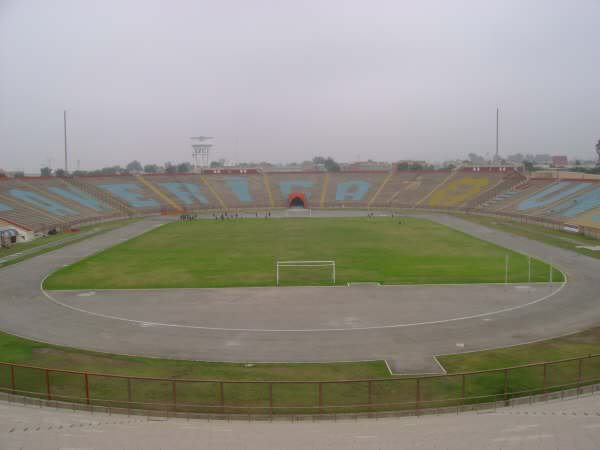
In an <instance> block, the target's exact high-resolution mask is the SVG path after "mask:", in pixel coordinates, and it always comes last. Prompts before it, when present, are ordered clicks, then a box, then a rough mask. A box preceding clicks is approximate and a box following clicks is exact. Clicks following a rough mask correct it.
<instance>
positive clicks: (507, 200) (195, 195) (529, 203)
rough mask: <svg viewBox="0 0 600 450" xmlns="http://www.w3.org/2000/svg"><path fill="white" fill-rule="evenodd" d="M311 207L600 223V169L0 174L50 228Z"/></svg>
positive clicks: (4, 203)
mask: <svg viewBox="0 0 600 450" xmlns="http://www.w3.org/2000/svg"><path fill="white" fill-rule="evenodd" d="M294 196H296V197H295V198H296V199H295V200H294V201H296V202H298V200H299V199H300V200H301V202H300V204H302V203H304V206H305V207H309V208H319V207H385V208H416V207H424V208H436V209H437V208H443V209H446V208H457V209H460V210H473V211H476V212H479V213H493V214H502V215H507V216H512V217H515V216H516V217H531V218H533V219H535V220H536V221H547V222H548V223H553V224H556V223H564V224H579V225H580V226H582V227H592V228H594V229H600V178H593V177H592V178H590V177H589V176H586V177H582V176H577V174H575V175H574V176H573V178H569V176H568V174H560V175H556V176H553V174H551V173H536V174H535V175H534V176H532V177H529V178H528V177H526V176H525V175H523V174H522V173H521V172H519V171H517V170H515V169H512V168H510V167H463V168H459V169H455V170H421V171H409V170H407V171H392V172H385V171H348V172H334V173H327V172H270V173H264V172H259V171H257V170H253V169H229V168H227V169H210V170H207V171H204V173H203V174H202V175H200V174H152V175H116V176H84V177H74V178H73V177H67V178H57V177H28V178H10V177H5V178H0V220H3V221H6V222H8V223H10V224H13V225H18V226H21V227H22V228H23V229H27V230H32V231H35V232H38V231H41V232H45V231H48V230H50V229H52V228H58V229H62V228H67V227H70V226H73V225H77V224H79V223H84V222H90V221H93V220H104V219H108V218H113V217H115V218H116V217H128V216H135V215H142V214H156V213H161V212H162V213H177V212H183V211H188V212H189V211H192V212H194V211H201V210H214V209H241V208H261V209H262V208H270V207H277V208H285V207H289V206H290V205H289V203H290V201H292V200H293V199H294Z"/></svg>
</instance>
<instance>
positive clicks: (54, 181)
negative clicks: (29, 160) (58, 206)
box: [21, 177, 118, 222]
mask: <svg viewBox="0 0 600 450" xmlns="http://www.w3.org/2000/svg"><path fill="white" fill-rule="evenodd" d="M21 182H22V183H23V184H25V185H26V186H27V187H28V188H31V189H33V190H34V191H36V192H38V193H40V194H41V195H43V196H45V197H48V198H50V199H52V200H55V201H57V202H60V203H62V204H64V205H66V206H67V207H68V208H69V209H71V210H73V211H75V212H76V213H77V214H76V215H74V216H72V217H71V216H70V217H69V220H71V221H73V222H81V221H85V220H89V219H96V218H101V217H109V216H115V215H117V214H118V211H117V210H115V209H114V208H112V207H111V206H110V205H108V204H107V203H105V202H103V201H102V200H100V199H97V198H95V197H93V196H92V195H90V194H88V193H86V192H84V191H82V190H81V189H79V188H78V187H77V186H75V185H73V184H71V183H69V182H68V179H66V178H65V179H63V178H57V177H40V178H26V179H22V180H21Z"/></svg>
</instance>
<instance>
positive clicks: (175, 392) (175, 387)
mask: <svg viewBox="0 0 600 450" xmlns="http://www.w3.org/2000/svg"><path fill="white" fill-rule="evenodd" d="M172 384H173V386H172V387H173V411H174V412H177V385H176V384H177V382H176V381H175V380H173V381H172Z"/></svg>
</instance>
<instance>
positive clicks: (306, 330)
mask: <svg viewBox="0 0 600 450" xmlns="http://www.w3.org/2000/svg"><path fill="white" fill-rule="evenodd" d="M47 276H48V275H47ZM47 276H46V277H47ZM46 277H44V279H43V280H42V281H41V282H40V291H41V292H42V294H43V295H44V296H45V297H46V298H47V299H48V300H50V301H51V302H53V303H55V304H57V305H59V306H62V307H64V308H67V309H70V310H72V311H77V312H79V313H82V314H88V315H91V316H95V317H102V318H104V319H112V320H119V321H123V322H128V323H134V324H136V325H143V326H146V327H147V326H161V327H171V328H184V329H196V330H207V331H235V332H256V333H315V332H334V331H368V330H385V329H394V328H408V327H415V326H423V325H438V324H443V323H450V322H457V321H460V320H469V319H477V318H481V317H488V316H492V315H495V314H502V313H506V312H510V311H515V310H518V309H522V308H526V307H528V306H532V305H535V304H537V303H540V302H542V301H544V300H547V299H549V298H550V297H552V296H554V295H556V294H558V293H559V292H560V291H562V290H563V288H564V287H565V286H566V285H567V278H566V275H565V280H564V281H563V282H562V283H561V285H560V286H559V287H558V289H556V290H555V291H553V292H551V293H550V294H547V295H545V296H543V297H541V298H538V299H536V300H532V301H530V302H528V303H524V304H522V305H518V306H513V307H510V308H504V309H499V310H496V311H491V312H486V313H480V314H472V315H468V316H462V317H455V318H452V319H441V320H432V321H425V322H414V323H403V324H402V323H401V324H392V325H380V326H370V327H350V328H299V329H271V328H226V327H208V326H201V325H182V324H175V323H166V322H148V321H145V320H136V319H127V318H125V317H120V316H114V315H110V314H102V313H96V312H91V311H87V310H85V309H83V308H78V307H75V306H71V305H68V304H66V303H64V302H61V301H59V300H57V299H55V298H54V297H52V296H51V295H50V294H49V293H48V292H47V291H45V290H44V289H43V287H42V286H43V285H44V281H45V280H46Z"/></svg>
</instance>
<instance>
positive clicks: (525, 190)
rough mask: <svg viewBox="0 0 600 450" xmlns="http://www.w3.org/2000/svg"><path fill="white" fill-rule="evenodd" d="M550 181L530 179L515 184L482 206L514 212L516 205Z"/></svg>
mask: <svg viewBox="0 0 600 450" xmlns="http://www.w3.org/2000/svg"><path fill="white" fill-rule="evenodd" d="M552 183H554V181H553V180H534V179H530V180H528V181H527V182H525V183H524V184H523V185H521V186H519V185H517V186H515V187H514V188H512V189H510V190H508V191H507V192H503V193H500V194H498V195H496V196H495V197H494V198H492V199H490V200H488V201H487V202H486V204H485V207H484V208H485V209H486V210H489V211H503V212H510V213H515V214H516V213H517V211H516V205H518V204H519V203H520V202H521V201H523V200H525V199H526V198H527V197H530V196H531V195H533V194H535V193H536V192H538V191H540V190H542V189H544V188H545V187H546V186H548V185H550V184H552Z"/></svg>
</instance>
